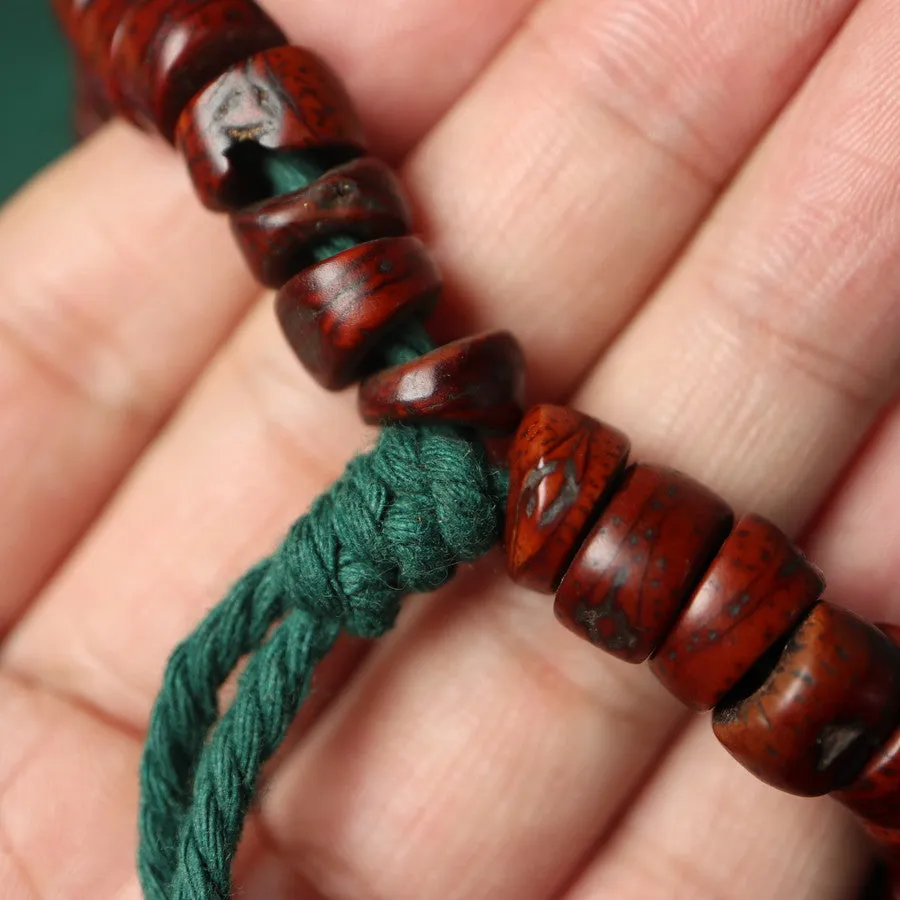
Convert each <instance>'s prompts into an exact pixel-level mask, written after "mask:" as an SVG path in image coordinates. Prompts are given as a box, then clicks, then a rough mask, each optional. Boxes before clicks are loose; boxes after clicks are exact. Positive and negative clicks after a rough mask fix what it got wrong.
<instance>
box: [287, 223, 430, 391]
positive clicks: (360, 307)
mask: <svg viewBox="0 0 900 900" xmlns="http://www.w3.org/2000/svg"><path fill="white" fill-rule="evenodd" d="M440 291H441V278H440V275H439V273H438V271H437V268H436V267H435V265H434V263H433V262H432V260H431V257H430V256H429V254H428V251H427V250H426V249H425V246H424V245H423V244H422V242H421V241H420V240H419V239H418V238H415V237H399V238H382V239H380V240H377V241H369V242H368V243H366V244H360V245H359V246H357V247H353V248H351V249H350V250H345V251H344V252H343V253H340V254H338V255H337V256H333V257H331V259H327V260H325V261H324V262H320V263H317V264H316V265H315V266H311V267H310V268H308V269H306V270H304V271H303V272H301V273H300V274H299V275H295V276H294V277H293V278H292V279H291V280H290V281H289V282H288V283H287V284H286V285H285V286H284V287H283V288H282V289H281V291H279V293H278V297H277V300H276V311H277V313H278V319H279V321H280V323H281V327H282V329H283V331H284V333H285V336H286V337H287V339H288V343H289V344H290V345H291V347H292V348H293V349H294V352H295V353H296V354H297V356H298V357H299V359H300V361H301V362H302V363H303V364H304V366H306V368H307V369H308V370H309V372H310V373H311V374H312V375H313V376H314V377H315V378H316V380H317V381H318V382H319V383H320V384H322V385H323V386H324V387H326V388H329V389H331V390H338V389H340V388H342V387H346V385H348V384H350V383H351V382H353V381H354V380H355V379H356V377H357V375H358V373H359V371H360V368H361V367H362V366H363V365H364V364H365V362H366V357H367V356H368V355H369V353H370V352H371V351H372V350H374V349H376V347H377V346H378V345H379V344H380V343H381V342H382V341H383V340H384V339H385V336H386V334H389V333H390V331H392V330H394V329H396V328H397V327H398V326H399V325H400V324H401V323H403V322H405V321H407V320H408V319H410V318H412V317H416V316H418V317H422V318H424V317H425V316H427V315H428V314H429V313H430V312H431V310H432V308H433V307H434V304H435V302H436V301H437V298H438V296H439V295H440Z"/></svg>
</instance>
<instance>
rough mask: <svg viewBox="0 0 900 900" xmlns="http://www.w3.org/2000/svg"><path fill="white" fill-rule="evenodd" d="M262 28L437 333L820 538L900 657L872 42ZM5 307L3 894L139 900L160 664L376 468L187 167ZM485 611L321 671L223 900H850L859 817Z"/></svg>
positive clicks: (511, 30)
mask: <svg viewBox="0 0 900 900" xmlns="http://www.w3.org/2000/svg"><path fill="white" fill-rule="evenodd" d="M268 8H269V9H270V11H271V12H272V13H273V15H274V16H275V17H276V18H277V19H278V21H279V22H280V23H281V24H282V25H283V26H284V27H285V28H286V29H287V30H288V32H289V34H290V35H291V37H292V38H293V39H294V40H296V41H297V42H298V43H303V44H306V45H309V46H311V47H313V48H315V49H316V50H318V51H319V52H321V53H322V55H324V56H325V57H326V58H327V59H328V60H329V61H331V62H332V64H333V65H334V66H335V67H336V68H337V69H338V70H339V71H340V72H341V74H342V75H344V77H345V78H346V79H347V82H348V84H349V87H350V89H351V92H352V93H353V95H354V97H355V99H356V101H357V104H358V107H359V109H360V110H361V111H362V113H363V115H364V116H365V117H366V119H367V122H368V125H369V133H370V134H371V136H372V138H373V144H374V147H375V149H376V151H377V152H381V153H382V154H383V155H386V156H388V157H389V158H392V159H395V160H399V159H401V158H402V159H404V163H403V167H402V170H403V173H404V175H405V178H406V181H407V184H408V187H409V189H410V193H411V195H412V196H413V198H414V200H415V202H416V203H417V205H418V207H419V222H420V225H421V227H422V230H423V231H424V233H425V235H426V237H427V239H428V241H429V243H430V246H431V247H432V248H433V249H434V250H435V253H436V255H437V258H438V259H439V261H440V263H441V265H442V268H443V270H444V273H445V276H446V279H447V282H448V287H449V290H448V296H447V301H446V303H445V305H444V310H443V316H442V322H440V323H439V330H441V331H443V332H445V333H452V334H453V335H454V336H455V335H458V334H462V333H467V332H471V331H474V330H478V329H481V328H485V327H495V326H497V327H509V328H511V329H513V330H514V331H515V333H516V335H517V337H518V338H519V339H520V340H521V341H522V343H523V345H524V347H525V349H526V352H527V355H528V358H529V363H530V384H531V388H532V391H533V395H534V396H535V397H536V398H540V399H541V400H563V399H567V398H572V402H573V404H574V405H576V406H577V407H578V408H580V409H583V410H585V411H587V412H589V413H591V414H593V415H596V416H598V417H600V418H602V419H604V420H607V421H609V422H611V423H613V424H615V425H616V426H617V427H620V428H622V429H624V430H625V431H627V432H628V433H629V435H630V436H631V437H632V439H633V441H634V444H635V456H636V457H637V458H640V459H643V460H646V461H655V462H661V463H666V464H670V465H674V466H677V467H678V468H681V469H683V470H684V471H686V472H689V473H691V474H693V475H695V476H697V477H698V478H701V479H702V480H703V481H705V482H706V483H708V484H709V485H710V486H712V487H713V488H715V489H717V490H718V491H719V492H720V493H722V494H723V495H724V496H725V497H726V498H727V499H728V500H729V501H730V502H732V503H733V504H734V506H735V508H736V509H738V510H739V511H743V510H747V509H750V508H752V509H755V510H757V511H759V512H761V513H763V514H765V515H768V516H770V517H772V518H774V519H775V520H776V521H777V522H778V523H779V524H780V525H782V526H784V527H785V528H786V529H787V530H788V531H789V532H791V533H793V534H795V535H796V534H798V533H800V532H801V531H802V530H804V529H805V528H806V526H807V524H808V523H810V522H813V521H815V523H816V524H815V527H814V528H813V529H812V531H811V535H810V539H809V542H808V545H809V546H810V548H811V555H812V556H813V558H814V560H815V561H816V562H817V563H818V564H819V565H820V566H822V567H823V568H824V569H825V571H826V572H827V573H828V577H829V585H830V589H829V597H830V598H831V599H834V600H837V601H838V602H840V603H842V604H845V605H847V606H850V607H852V608H854V609H856V610H857V611H860V612H862V613H863V614H865V615H867V616H868V617H870V618H872V619H874V620H890V619H892V618H893V619H895V620H896V619H898V618H900V615H898V612H900V611H898V609H897V606H898V603H900V598H898V597H897V592H896V589H895V588H894V581H895V578H894V576H895V573H896V569H897V565H898V563H900V556H898V554H897V552H896V547H895V545H896V543H897V540H898V538H900V526H897V525H896V524H895V523H894V517H893V516H892V513H893V510H894V508H895V505H896V501H895V498H897V497H898V494H900V478H898V475H897V473H896V472H894V467H893V466H892V463H893V460H894V458H895V457H896V455H897V451H898V449H900V448H898V443H900V419H898V417H897V413H896V412H895V411H893V410H894V407H893V403H894V392H895V391H896V389H897V384H896V376H897V372H898V364H900V298H898V295H897V290H896V285H895V282H896V277H897V273H898V270H900V237H898V235H897V233H896V232H897V229H896V226H895V222H896V221H897V215H898V213H900V192H898V191H897V189H896V184H897V183H898V175H900V150H898V149H897V148H898V146H900V140H898V137H900V100H898V98H900V69H898V67H897V66H896V64H895V63H896V58H897V48H900V17H898V16H897V9H896V4H895V3H894V2H893V0H863V2H859V3H853V2H851V0H812V2H802V3H798V2H789V0H782V2H772V3H766V4H758V3H757V4H750V3H745V2H742V0H698V2H696V3H691V4H672V3H670V2H667V0H544V2H543V3H542V4H535V3H533V2H527V0H494V2H493V3H492V4H491V6H490V8H489V9H487V10H486V9H485V8H484V4H483V3H480V2H478V0H464V2H463V0H430V2H428V3H425V2H416V0H405V2H401V3H379V2H377V0H368V2H367V3H366V4H365V5H363V4H348V3H339V4H334V3H332V4H324V3H322V4H311V3H303V4H300V3H291V2H289V0H280V2H276V0H272V2H271V3H269V4H268ZM851 14H852V15H851ZM848 17H850V18H849V21H848V22H847V24H846V25H844V27H843V29H842V25H843V23H844V21H845V19H847V18H848ZM804 82H805V83H804ZM801 84H802V87H801ZM785 107H786V109H785ZM763 135H765V139H764V140H763ZM0 294H2V296H3V298H4V302H3V305H2V307H0V326H2V327H0V398H2V406H0V410H2V419H0V422H2V426H0V457H2V459H3V460H4V461H5V465H4V467H3V469H2V471H0V489H2V491H3V495H4V497H5V500H6V513H7V522H8V525H7V528H6V529H4V530H3V532H2V534H0V570H2V571H3V572H4V573H5V586H4V591H3V593H2V598H0V601H2V606H0V623H2V627H3V629H4V631H5V633H6V635H7V637H6V640H5V644H4V647H3V652H2V657H0V661H2V670H0V722H2V723H3V726H4V727H3V740H2V741H0V784H2V785H3V793H2V795H0V797H2V806H0V825H2V828H0V872H2V873H3V878H2V880H0V883H2V885H3V888H2V894H3V896H8V897H10V898H25V897H30V896H32V895H33V896H41V897H43V896H55V897H61V898H73V900H81V898H84V897H97V898H101V897H110V898H112V897H117V898H125V897H138V896H139V888H138V885H137V880H136V876H135V872H134V857H135V821H136V817H137V812H136V809H137V765H138V759H139V755H140V752H141V738H142V734H143V731H144V729H145V727H146V722H147V717H148V715H149V712H150V708H151V704H152V702H153V698H154V695H155V692H156V690H157V688H158V685H159V681H160V676H161V673H162V669H163V666H164V663H165V659H166V657H167V655H168V653H169V652H170V651H171V649H172V648H173V647H174V646H175V644H176V643H177V642H178V641H179V640H180V639H181V638H182V637H183V636H184V635H185V634H186V633H187V632H188V631H189V630H190V628H191V627H192V626H193V625H194V624H195V623H196V622H197V621H198V619H199V618H200V617H201V616H202V615H203V613H204V612H205V611H206V610H207V609H208V608H209V607H210V606H211V605H212V604H213V603H214V602H215V601H216V600H217V599H218V597H220V596H221V595H222V593H223V592H224V591H225V590H226V589H227V586H228V585H229V583H230V582H231V581H232V580H233V579H234V578H235V577H236V576H237V575H239V574H240V572H241V571H242V570H243V568H244V567H245V566H246V565H248V564H249V563H251V562H253V561H254V560H255V559H256V558H257V557H259V556H260V555H262V554H264V553H266V552H267V551H269V550H270V549H271V548H272V547H273V546H274V544H275V542H276V541H277V539H278V538H279V536H280V535H281V534H282V533H283V531H284V530H285V528H286V527H287V525H288V523H289V522H290V521H291V520H292V519H293V518H294V517H295V516H297V515H298V514H300V513H301V512H302V511H303V510H304V509H305V508H306V507H307V505H308V504H309V502H310V500H311V499H312V498H313V497H314V496H315V495H316V494H317V493H318V492H320V491H321V490H323V489H324V488H325V487H326V486H327V484H329V483H330V482H331V481H332V480H333V479H334V477H335V476H336V475H337V474H338V473H339V472H340V470H341V468H342V467H343V463H344V462H345V461H346V460H347V459H348V458H349V456H350V455H351V454H352V453H353V452H354V451H355V450H358V449H360V448H361V447H362V446H364V445H365V444H366V442H367V441H369V440H370V439H371V435H370V434H369V433H367V432H365V431H364V430H363V429H362V427H361V426H360V425H359V424H358V420H357V416H356V410H355V408H354V398H353V396H352V394H349V393H348V394H346V395H339V396H334V395H330V394H326V393H325V392H323V391H322V390H321V389H319V388H318V387H317V386H316V385H315V384H314V383H313V382H312V381H311V379H310V378H309V377H308V376H306V375H305V373H304V372H303V371H302V369H301V368H300V366H299V365H298V364H297V363H296V361H295V360H294V359H293V358H292V356H291V354H290V352H289V350H288V349H287V347H286V345H285V343H284V341H283V338H282V337H281V335H280V334H279V333H278V331H277V327H276V325H275V321H274V317H273V316H272V313H271V308H270V302H269V299H268V298H265V299H264V301H263V302H259V291H258V289H256V288H255V287H254V285H253V284H252V282H251V280H250V278H249V275H248V274H247V273H246V270H245V267H244V264H243V262H242V261H241V260H240V259H239V258H238V256H237V252H236V250H235V249H234V247H233V244H232V242H231V238H230V235H229V234H228V230H227V226H226V224H225V222H224V221H223V220H222V219H217V218H214V217H212V216H210V215H209V214H207V213H205V212H203V211H202V210H201V208H200V206H199V204H198V203H197V202H196V201H195V200H194V199H193V198H192V197H191V196H190V188H189V184H188V180H187V177H186V175H185V174H184V172H183V166H182V165H181V162H180V160H178V158H177V157H176V156H175V154H173V153H172V152H171V150H169V149H167V148H166V147H164V146H163V145H161V144H157V143H154V142H152V141H150V140H148V139H147V138H146V137H145V136H143V135H140V134H138V133H136V132H134V131H132V130H130V129H128V128H126V127H125V126H123V125H118V124H116V125H112V126H110V127H108V128H107V129H105V130H104V131H103V132H102V133H100V134H98V135H97V136H95V137H94V138H93V139H92V140H91V141H89V142H88V143H86V144H85V145H83V146H82V147H81V148H79V149H78V150H77V151H76V152H75V153H74V154H73V155H72V156H71V158H69V159H68V160H66V161H64V162H63V163H61V164H60V165H58V166H57V167H55V168H54V169H53V170H51V171H50V172H48V173H47V174H46V175H45V176H44V177H43V178H42V179H40V180H39V181H38V182H37V183H35V184H34V185H33V186H31V187H30V188H29V189H28V190H26V191H25V192H24V193H23V194H22V195H21V196H20V197H18V198H17V199H16V200H15V201H14V202H13V203H11V204H10V205H9V206H8V207H7V208H6V209H5V211H4V212H3V214H2V217H0ZM876 424H877V425H878V427H877V429H876V427H875V426H876ZM826 503H827V504H828V506H827V511H826V512H825V513H824V514H823V515H817V513H818V512H819V511H821V510H823V509H824V508H825V506H826ZM501 570H502V564H501V563H500V561H499V557H497V558H494V560H493V561H492V562H491V561H486V562H485V563H483V564H480V565H479V566H477V567H475V568H474V569H473V570H472V571H468V572H466V573H465V574H463V575H462V576H461V577H459V578H458V580H457V581H456V583H455V584H454V585H452V586H451V587H450V588H449V589H447V590H445V591H443V592H442V593H441V594H439V595H437V596H435V597H434V598H422V599H415V600H413V601H410V602H409V603H408V606H407V610H406V612H405V614H404V616H403V617H402V620H401V623H400V626H399V628H398V629H397V631H396V632H395V633H394V634H392V635H391V636H390V637H388V638H387V639H385V640H384V641H383V642H382V643H381V644H380V645H379V646H377V647H374V648H370V647H369V646H368V645H363V644H362V643H361V642H355V641H350V640H347V641H344V642H343V643H342V644H340V645H339V648H338V650H337V651H336V652H335V654H334V655H333V656H332V657H331V658H329V660H328V661H327V663H326V664H325V666H324V667H323V669H322V671H321V672H320V673H319V677H318V686H317V690H316V692H315V695H314V697H313V700H312V701H311V703H310V704H309V705H308V707H307V708H306V709H305V710H304V712H303V714H302V716H301V720H300V721H299V722H298V724H297V728H296V729H295V732H294V734H293V735H292V737H291V740H290V741H289V746H287V747H285V748H284V751H283V752H282V754H281V755H280V758H279V760H278V764H277V766H275V767H273V768H272V770H271V772H270V773H269V775H268V781H267V787H266V791H265V793H264V795H263V796H262V797H261V799H260V803H259V811H258V813H257V814H256V815H255V816H254V817H253V819H252V821H251V822H250V824H249V826H248V831H247V835H246V841H245V845H244V847H243V849H242V854H241V857H240V859H239V862H238V865H237V871H236V878H237V881H238V884H239V885H241V887H242V891H243V893H242V896H247V897H249V898H255V897H264V898H267V900H269V898H271V900H276V898H281V897H299V898H317V897H329V898H335V900H368V898H376V897H378V898H390V900H404V898H415V900H427V898H435V900H453V898H466V900H477V898H489V900H545V898H550V897H564V898H566V900H588V898H607V897H610V898H616V900H670V898H671V900H677V898H691V900H706V898H709V900H712V898H728V900H744V898H753V900H757V898H761V897H763V898H767V900H769V898H771V900H782V898H784V900H803V898H809V900H845V898H855V897H856V896H858V891H859V890H860V887H861V884H862V882H863V881H864V879H865V874H866V870H867V867H868V863H869V858H870V853H871V850H870V848H869V846H868V844H867V843H866V842H865V840H864V839H863V838H862V836H861V834H860V832H859V831H858V830H857V826H856V825H855V824H854V823H853V822H852V821H851V820H850V817H849V816H848V815H846V813H844V812H843V811H842V810H841V809H840V808H839V807H838V806H837V804H835V803H833V802H831V801H829V800H827V799H826V800H815V801H812V800H801V799H797V798H793V797H790V796H786V795H783V794H779V793H778V792H776V791H773V790H772V789H770V788H768V787H766V786H765V785H762V784H760V783H758V782H756V781H754V780H753V778H752V777H751V776H750V775H748V774H747V773H746V772H744V771H743V770H742V769H741V768H740V767H739V766H738V765H737V764H735V763H734V762H733V761H732V760H731V759H730V758H729V757H728V755H727V754H726V753H725V751H724V750H723V749H721V747H719V746H718V744H717V743H716V742H715V740H714V739H713V737H712V735H711V733H710V729H709V724H708V722H707V721H706V720H705V718H688V717H687V716H686V714H685V713H684V711H683V710H682V709H681V708H680V707H679V706H678V705H677V704H676V703H675V702H674V701H673V700H672V699H671V698H670V697H669V696H668V695H666V694H665V692H664V691H663V690H662V688H661V687H660V686H659V685H657V683H656V682H655V681H654V679H653V677H652V676H651V674H650V673H649V671H648V670H647V669H646V667H642V668H634V667H629V666H627V665H623V664H622V663H619V662H617V661H615V660H613V659H611V658H608V657H606V656H604V655H603V654H601V653H599V652H598V651H597V650H595V649H594V648H592V647H590V646H588V645H586V644H582V643H581V642H579V641H578V640H577V639H576V638H574V637H572V636H571V635H570V634H568V633H567V632H566V631H564V630H563V629H562V628H560V627H559V626H558V625H557V624H556V623H555V621H554V620H553V616H552V614H551V611H550V604H549V603H548V602H547V598H545V597H541V596H536V595H533V594H529V593H528V592H526V591H523V590H521V589H518V588H516V587H515V586H513V585H512V584H511V583H510V582H509V580H508V579H507V578H506V577H505V576H504V575H503V573H502V571H501Z"/></svg>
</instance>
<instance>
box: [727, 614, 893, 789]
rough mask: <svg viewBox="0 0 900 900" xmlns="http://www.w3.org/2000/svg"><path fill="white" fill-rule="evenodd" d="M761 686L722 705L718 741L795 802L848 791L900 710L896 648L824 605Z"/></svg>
mask: <svg viewBox="0 0 900 900" xmlns="http://www.w3.org/2000/svg"><path fill="white" fill-rule="evenodd" d="M754 681H755V682H756V683H758V680H757V679H746V680H745V682H744V683H743V684H742V685H740V686H739V687H738V688H737V689H736V691H735V692H734V693H733V694H732V696H731V697H729V698H726V700H725V701H724V702H723V703H722V704H720V705H719V706H717V707H716V710H715V713H714V716H713V727H714V730H715V733H716V736H717V737H718V739H719V740H720V741H721V742H722V744H723V745H724V746H725V748H726V749H727V750H728V752H729V753H731V755H732V756H734V757H735V758H736V759H737V760H738V762H740V763H741V764H742V765H743V766H745V767H746V768H747V769H749V770H750V771H751V772H753V774H754V775H756V776H757V777H758V778H760V779H761V780H762V781H765V782H767V783H768V784H772V785H774V786H775V787H778V788H781V789H782V790H784V791H788V792H789V793H792V794H801V795H804V796H818V795H820V794H826V793H828V792H829V791H835V790H840V789H842V788H845V787H847V786H848V785H850V784H851V783H852V782H853V781H854V780H855V778H856V777H857V775H858V774H859V772H860V771H861V770H862V768H863V767H864V766H865V765H866V763H867V762H868V760H869V759H870V758H871V756H872V755H873V753H874V752H875V751H876V749H877V748H878V747H879V746H880V744H881V743H882V741H884V739H885V738H886V737H887V735H888V734H889V732H890V730H891V726H892V724H893V723H894V722H895V721H896V717H897V713H898V711H900V653H898V651H897V648H896V647H895V646H894V645H893V644H892V643H891V641H890V640H889V639H888V638H887V637H886V636H885V635H884V633H883V632H881V631H879V630H878V629H877V628H875V626H874V625H870V624H869V623H867V622H865V621H863V620H862V619H860V618H859V617H858V616H855V615H853V613H850V612H848V611H847V610H844V609H840V608H839V607H836V606H833V605H832V604H830V603H827V602H821V603H818V604H817V605H816V606H814V607H813V609H812V611H811V612H810V613H809V615H808V616H807V617H806V618H805V619H804V620H803V622H802V623H801V625H800V627H799V628H798V629H797V631H796V632H795V633H794V634H793V635H792V636H791V638H790V639H789V641H788V643H787V646H786V647H785V649H784V650H783V652H782V653H781V656H780V658H779V660H778V662H777V664H776V665H775V668H774V669H773V670H772V671H771V672H770V673H769V674H768V675H767V676H766V677H765V680H764V681H763V682H762V685H761V686H760V687H759V688H758V689H756V690H753V688H754V687H755V683H754ZM751 691H752V693H751Z"/></svg>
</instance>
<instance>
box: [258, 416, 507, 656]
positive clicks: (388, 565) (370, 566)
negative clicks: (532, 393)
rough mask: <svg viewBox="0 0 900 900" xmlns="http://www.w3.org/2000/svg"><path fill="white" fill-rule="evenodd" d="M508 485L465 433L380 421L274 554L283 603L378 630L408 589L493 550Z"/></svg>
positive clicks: (370, 634) (355, 629)
mask: <svg viewBox="0 0 900 900" xmlns="http://www.w3.org/2000/svg"><path fill="white" fill-rule="evenodd" d="M505 490H506V479H505V475H504V474H503V473H502V472H501V471H499V470H497V469H495V468H494V467H493V466H492V465H491V464H490V461H489V459H488V457H487V454H486V453H485V451H484V449H483V448H482V447H481V446H480V445H478V444H476V443H473V442H472V441H471V440H469V439H467V438H466V436H464V435H462V434H460V432H459V431H457V430H454V429H451V428H445V427H439V426H435V427H428V428H422V427H415V428H414V427H402V426H393V427H389V428H386V429H384V431H383V432H382V434H381V437H380V439H379V442H378V446H377V447H376V449H375V450H374V452H372V453H370V454H367V455H365V456H359V457H357V458H356V459H354V460H353V461H352V462H351V463H350V465H349V466H348V468H347V469H346V471H345V472H344V474H343V476H342V477H341V478H340V479H339V480H338V481H337V482H336V483H335V484H334V485H333V486H332V488H331V489H330V490H329V491H328V492H327V493H325V494H324V495H322V496H321V497H319V498H318V499H317V500H316V501H315V503H314V504H313V506H312V508H311V509H310V511H309V513H308V515H306V516H304V517H303V518H302V519H301V520H300V521H298V522H297V523H296V524H295V525H294V527H293V528H292V529H291V531H290V532H289V534H288V536H287V538H286V540H285V541H284V543H283V544H282V546H281V548H280V549H279V550H278V551H277V553H276V554H275V556H274V557H273V558H272V560H271V562H272V566H273V568H274V569H275V574H276V578H277V580H278V581H279V582H280V583H281V589H282V591H283V592H284V597H285V601H286V605H287V606H288V607H289V608H295V609H302V610H304V611H306V612H308V613H309V614H310V615H312V616H313V617H314V618H322V619H326V620H330V621H334V622H336V623H338V624H340V626H341V627H343V628H344V629H345V630H347V631H349V632H351V633H353V634H356V635H358V636H360V637H364V638H376V637H379V636H380V635H382V634H384V633H385V632H386V631H388V630H389V629H390V628H391V627H392V626H393V624H394V621H395V619H396V617H397V614H398V612H399V609H400V603H401V600H402V599H403V597H404V596H406V595H407V594H410V593H425V592H429V591H433V590H436V589H437V588H439V587H441V586H442V585H443V584H445V583H446V582H447V581H449V580H450V578H451V577H452V576H453V573H454V571H455V569H456V566H457V564H458V563H459V562H460V561H464V560H473V559H476V558H477V557H479V556H481V555H482V554H484V553H486V552H487V551H488V550H489V549H490V547H491V546H492V545H493V543H494V542H495V540H496V536H497V534H498V529H499V523H500V521H501V519H502V510H503V498H504V496H505Z"/></svg>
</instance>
